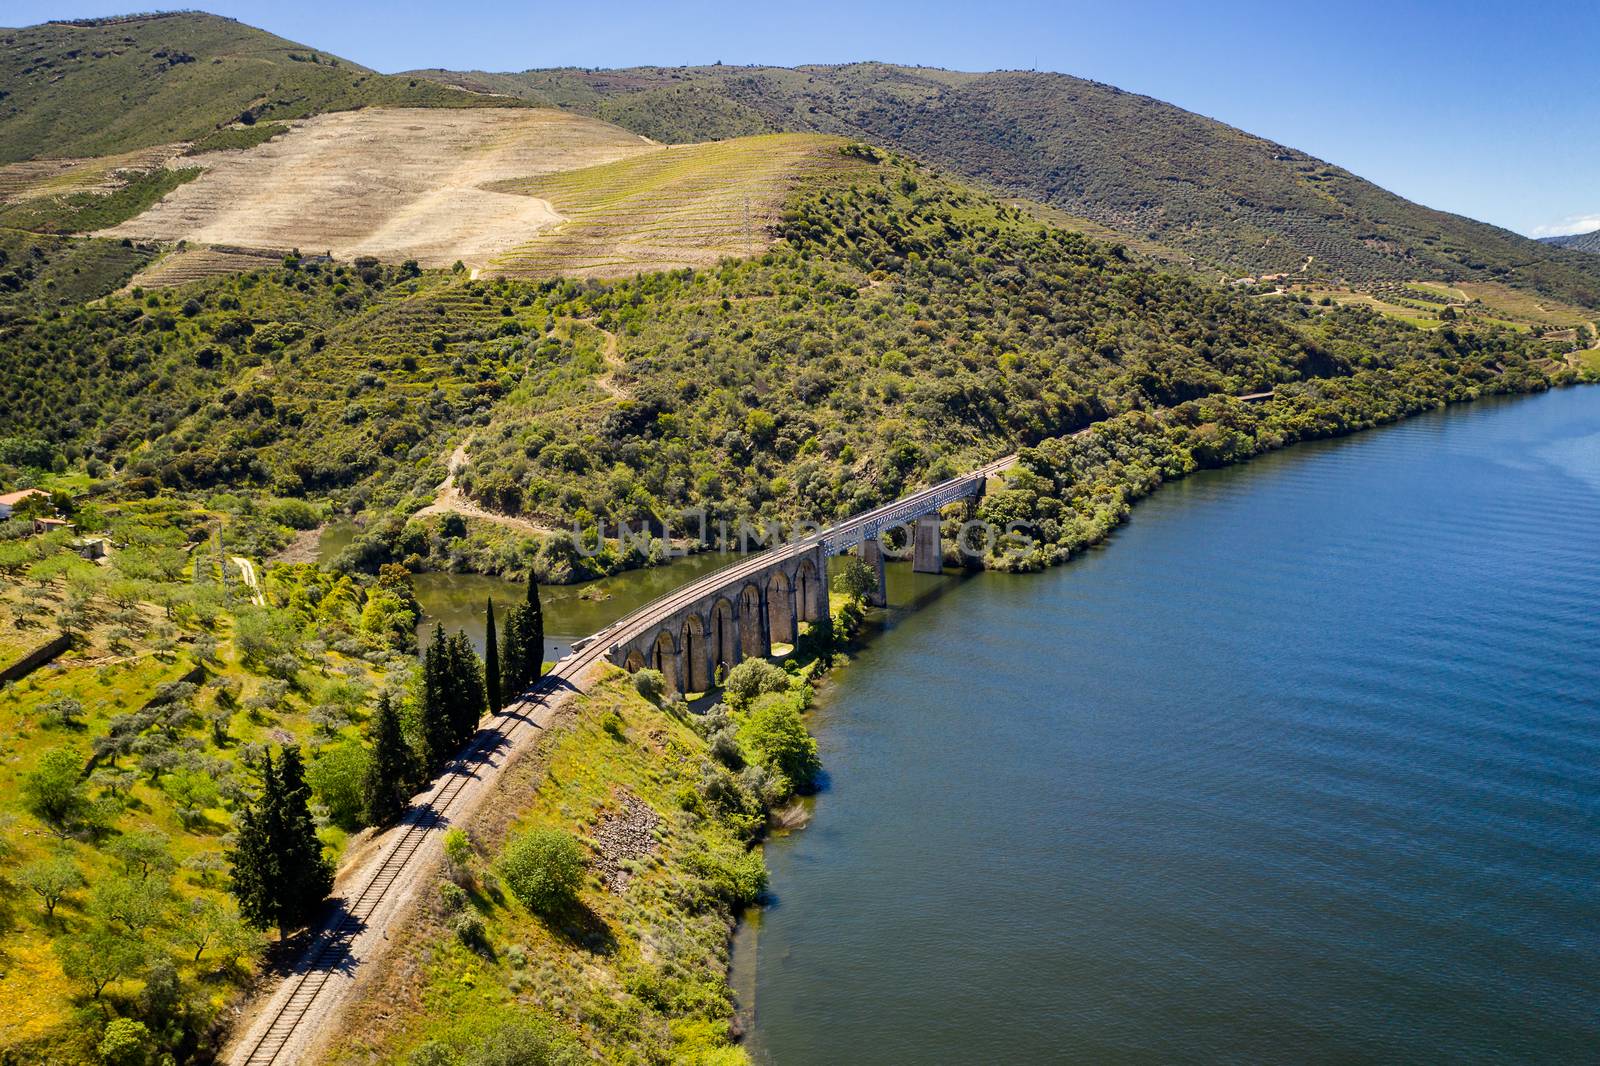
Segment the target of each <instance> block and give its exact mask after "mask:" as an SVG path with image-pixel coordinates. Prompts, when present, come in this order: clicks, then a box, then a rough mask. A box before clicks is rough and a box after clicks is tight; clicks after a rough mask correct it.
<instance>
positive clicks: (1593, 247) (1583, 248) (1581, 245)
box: [1539, 229, 1600, 255]
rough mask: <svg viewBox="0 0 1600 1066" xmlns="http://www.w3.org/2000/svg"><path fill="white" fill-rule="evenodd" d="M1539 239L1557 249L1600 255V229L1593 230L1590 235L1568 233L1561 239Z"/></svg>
mask: <svg viewBox="0 0 1600 1066" xmlns="http://www.w3.org/2000/svg"><path fill="white" fill-rule="evenodd" d="M1539 239H1540V240H1541V241H1543V242H1544V243H1545V244H1552V245H1555V246H1556V247H1557V248H1567V249H1570V250H1572V251H1575V252H1587V253H1589V254H1591V255H1600V229H1592V230H1590V231H1589V232H1588V233H1568V234H1566V235H1564V236H1561V237H1540V238H1539Z"/></svg>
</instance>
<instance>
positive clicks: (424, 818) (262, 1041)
mask: <svg viewBox="0 0 1600 1066" xmlns="http://www.w3.org/2000/svg"><path fill="white" fill-rule="evenodd" d="M1014 458H1015V457H1014V456H1007V457H1006V458H1004V459H1000V460H997V461H995V462H993V463H990V464H988V465H986V466H983V467H980V468H979V469H977V470H975V471H972V472H970V473H967V474H963V475H962V476H961V477H959V478H952V479H950V480H949V481H945V482H941V483H940V484H938V485H934V486H932V487H931V488H928V489H924V490H922V491H921V492H917V493H913V494H911V495H910V496H906V497H903V498H902V499H899V500H896V501H894V502H893V503H890V504H887V505H885V506H883V507H878V508H874V509H872V510H870V511H866V512H864V513H862V514H859V515H855V516H853V517H851V518H848V519H846V520H845V521H843V522H840V523H838V524H837V525H834V526H831V527H829V528H828V529H825V530H821V531H819V532H817V533H814V534H812V535H811V536H809V537H805V538H803V539H801V540H798V541H795V542H794V543H792V544H786V545H782V546H779V547H775V548H769V549H767V550H766V551H763V552H759V553H757V554H755V555H752V556H748V557H745V558H741V559H739V560H737V561H735V562H733V563H730V564H729V565H727V566H724V567H719V568H718V569H716V570H713V571H711V572H710V573H708V574H705V575H703V576H701V577H700V578H697V579H696V580H694V581H692V582H690V583H688V584H687V585H683V586H681V587H679V588H676V589H674V590H672V591H671V592H668V593H666V594H665V595H662V596H658V597H657V598H656V599H654V600H651V601H650V602H649V603H647V604H645V605H644V606H642V607H640V608H638V609H636V610H634V611H632V612H631V613H629V614H628V615H626V616H624V617H623V618H621V619H619V620H618V621H616V622H614V623H612V624H611V625H609V626H607V627H606V628H604V629H602V630H600V631H599V632H598V633H596V634H594V636H593V637H591V638H589V639H588V640H587V641H585V642H583V643H582V646H581V648H580V649H579V650H577V651H575V652H574V653H573V654H571V655H569V656H567V657H566V658H565V659H563V660H561V661H560V662H559V663H557V664H556V665H555V667H554V668H553V669H552V670H551V671H550V673H548V674H546V675H545V676H544V677H543V678H541V679H540V680H539V682H538V683H537V684H535V685H534V686H533V687H532V688H531V689H529V690H528V691H527V692H526V693H524V694H523V695H522V696H521V697H520V698H519V699H518V700H517V701H516V702H515V703H512V704H510V705H508V706H506V707H505V708H502V709H501V710H499V711H497V712H495V713H493V714H491V715H489V716H488V717H487V718H486V719H485V721H484V723H483V725H482V726H480V727H479V730H478V732H477V734H476V735H475V736H474V737H473V739H472V742H471V743H470V744H468V745H467V747H466V748H465V749H464V750H463V751H462V752H461V753H460V754H459V755H457V756H456V758H455V759H454V760H452V762H451V763H450V764H449V765H448V766H447V767H446V768H445V770H444V772H443V773H442V774H440V776H439V778H438V780H437V781H436V782H435V783H434V785H433V787H432V788H431V789H430V790H429V791H428V792H427V793H425V794H424V796H423V798H422V799H420V800H417V801H413V803H412V805H411V807H410V808H409V810H408V811H407V812H406V817H405V819H404V820H403V821H402V822H401V824H400V826H399V831H398V833H397V834H396V835H395V837H394V839H393V840H392V841H390V842H389V844H388V845H387V848H386V850H385V851H384V853H383V857H382V859H381V860H379V862H378V864H377V867H376V868H375V869H374V870H373V871H372V874H371V875H370V876H369V877H368V878H367V880H366V881H365V882H364V883H363V884H362V886H361V888H360V890H359V891H357V892H356V893H355V895H354V896H349V897H346V898H342V899H340V900H339V901H338V904H337V910H336V911H335V913H334V914H333V915H331V916H330V917H329V918H328V919H326V920H325V921H324V923H323V924H322V925H321V926H320V927H319V929H318V930H317V932H316V934H315V936H314V937H313V939H312V941H311V943H310V944H309V945H307V947H306V950H305V952H304V953H303V954H302V955H301V957H300V959H299V960H298V961H297V963H296V964H295V967H294V970H293V971H292V972H291V973H290V975H289V976H288V977H287V978H286V979H285V980H284V982H283V984H282V985H280V986H279V988H278V989H277V991H276V992H275V993H274V994H273V996H272V999H271V1000H270V1001H269V1002H268V1005H267V1009H266V1010H264V1011H263V1012H262V1014H261V1016H260V1017H258V1018H257V1019H256V1021H255V1022H254V1024H252V1025H251V1027H250V1029H249V1030H248V1031H247V1032H246V1034H245V1035H244V1038H243V1039H242V1040H241V1041H240V1043H239V1045H238V1047H237V1048H236V1050H235V1052H234V1055H233V1056H232V1058H231V1060H230V1061H232V1062H234V1063H235V1064H237V1066H279V1064H283V1063H290V1062H295V1061H298V1060H297V1059H296V1058H295V1057H294V1055H295V1051H296V1049H297V1047H298V1046H299V1045H300V1044H302V1043H303V1041H304V1038H305V1037H304V1034H302V1033H301V1026H302V1024H303V1023H305V1021H306V1020H307V1017H308V1016H310V1015H311V1014H313V1013H314V1012H315V1011H317V1010H318V1008H319V1001H320V1000H322V999H323V998H324V997H325V996H332V995H333V994H334V988H333V985H334V983H335V978H336V977H344V976H348V974H349V972H350V971H351V970H353V969H354V967H355V965H357V964H358V963H359V961H360V960H359V958H358V957H357V955H356V953H355V946H356V942H357V938H358V937H360V936H361V934H362V933H363V932H364V931H366V930H367V929H368V928H369V925H370V922H371V919H372V918H373V916H374V914H375V913H376V912H377V910H378V909H379V907H380V905H382V904H384V903H385V902H387V901H389V900H390V896H391V893H392V892H394V890H395V888H396V886H397V885H399V884H400V883H401V882H402V881H403V880H404V879H405V878H406V877H407V876H408V875H410V874H412V873H414V871H415V870H416V869H418V868H420V865H421V864H420V863H418V862H417V856H418V853H419V852H421V851H422V850H423V848H425V847H426V846H428V845H429V844H430V843H432V842H433V841H434V840H435V839H436V838H437V834H436V833H435V832H434V831H435V830H436V829H438V828H440V827H441V826H443V825H446V824H448V822H449V821H450V816H451V814H452V811H453V810H454V809H455V808H456V806H457V804H458V802H459V801H460V800H461V796H462V794H463V792H465V791H466V790H467V789H468V787H469V786H470V785H471V784H472V783H474V782H476V781H480V780H486V777H487V775H483V774H482V771H484V770H485V769H486V768H487V769H490V770H493V767H492V759H493V757H494V755H495V754H496V753H501V752H506V753H509V752H510V751H512V750H515V748H516V747H517V746H518V743H519V742H520V741H521V740H522V739H523V738H524V737H526V736H527V735H528V734H529V733H531V732H536V731H537V730H539V729H540V728H542V727H541V726H540V725H539V724H538V723H537V722H535V720H534V719H535V716H536V713H537V712H538V711H539V710H540V709H548V708H551V707H552V706H553V702H554V700H555V699H557V698H558V697H560V696H563V695H565V694H567V693H570V692H577V691H581V690H582V688H583V682H584V678H585V675H587V674H588V672H589V670H590V669H591V668H592V667H594V666H595V665H596V664H597V663H599V662H600V661H601V660H602V659H603V658H604V657H605V656H606V654H607V653H608V652H609V651H610V649H611V647H612V646H613V645H615V644H619V643H623V642H625V641H628V640H631V639H633V638H634V637H636V636H639V635H641V634H642V633H643V632H645V631H646V630H648V629H649V628H650V627H651V626H653V625H655V624H656V623H657V622H658V621H659V619H661V618H662V617H665V616H667V615H670V614H672V613H673V612H675V611H677V610H679V609H680V608H682V607H685V606H688V605H690V604H693V603H695V602H696V601H698V600H700V599H701V598H703V597H705V596H706V595H708V594H710V593H711V592H714V591H716V590H717V589H720V588H722V587H723V586H724V585H726V584H728V583H730V582H734V581H737V580H739V579H740V578H742V577H745V576H747V575H748V574H753V573H757V572H759V571H761V570H764V569H765V568H767V567H768V566H770V565H772V563H773V562H775V561H778V560H782V559H785V558H788V557H791V556H793V555H797V554H801V553H804V552H807V551H810V550H812V549H814V548H815V547H816V546H817V544H819V543H824V542H831V543H840V542H850V543H853V541H852V540H850V538H851V537H854V538H855V539H859V537H860V534H861V531H862V530H863V529H873V530H875V529H876V528H877V527H878V525H879V524H881V523H884V522H885V521H886V520H887V519H890V518H893V517H894V516H896V515H901V514H904V513H905V512H906V511H907V509H908V508H910V509H912V510H914V509H915V508H916V506H917V504H918V503H919V501H920V502H927V501H931V500H936V499H938V498H940V496H941V494H944V493H947V492H948V490H949V489H950V487H951V486H953V485H958V484H960V483H962V482H970V481H972V480H973V479H974V478H975V477H977V476H979V475H982V476H985V477H989V476H993V475H994V474H997V473H999V472H1000V471H1001V470H1003V469H1005V468H1006V467H1007V466H1009V465H1010V464H1011V463H1012V462H1013V461H1014ZM348 986H349V982H348V981H343V982H340V983H339V986H338V987H339V988H340V989H341V990H347V989H348Z"/></svg>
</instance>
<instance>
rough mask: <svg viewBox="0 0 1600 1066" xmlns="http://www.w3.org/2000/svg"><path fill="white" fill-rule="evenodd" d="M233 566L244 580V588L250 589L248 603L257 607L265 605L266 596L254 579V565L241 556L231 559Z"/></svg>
mask: <svg viewBox="0 0 1600 1066" xmlns="http://www.w3.org/2000/svg"><path fill="white" fill-rule="evenodd" d="M233 565H234V566H237V567H238V568H239V576H240V577H241V578H243V579H244V583H245V586H246V587H247V588H249V589H250V602H251V603H253V604H255V605H256V606H257V607H265V606H266V605H267V595H266V593H264V592H262V591H261V583H260V582H259V581H258V580H257V579H256V564H255V563H252V562H251V561H250V560H249V559H246V558H245V557H244V556H242V555H235V556H234V557H233Z"/></svg>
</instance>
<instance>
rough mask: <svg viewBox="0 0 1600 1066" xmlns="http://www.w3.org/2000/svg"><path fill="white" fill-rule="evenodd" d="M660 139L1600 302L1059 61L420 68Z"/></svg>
mask: <svg viewBox="0 0 1600 1066" xmlns="http://www.w3.org/2000/svg"><path fill="white" fill-rule="evenodd" d="M415 73H416V74H417V75H418V76H424V77H431V78H437V79H439V80H441V81H444V82H448V83H450V84H455V85H460V86H462V87H466V88H471V89H475V90H478V91H485V92H496V93H515V94H516V95H518V96H520V97H522V98H524V99H526V100H530V101H535V102H538V103H541V104H545V105H547V106H558V107H565V108H569V109H572V110H577V111H582V112H585V113H588V114H594V115H597V116H600V117H603V118H605V119H606V120H608V121H611V122H616V123H617V124H619V125H622V126H625V127H627V128H628V129H632V130H635V131H637V132H639V133H643V134H645V135H646V136H649V137H651V138H653V139H655V140H661V141H669V142H672V141H684V140H698V139H703V138H706V137H713V136H731V135H744V134H749V133H755V132H762V131H776V130H805V131H814V132H820V133H832V134H837V135H841V136H846V137H852V138H860V139H863V140H866V141H870V142H872V143H875V144H882V145H885V146H889V147H893V148H896V149H899V150H902V151H906V152H909V153H911V154H913V155H915V156H917V157H918V158H921V159H923V160H925V161H927V162H930V163H933V164H935V165H937V166H940V167H943V168H946V169H948V170H951V171H953V172H955V173H958V174H961V175H963V176H965V177H967V178H969V179H972V180H976V181H979V182H982V183H983V184H985V185H987V186H989V187H990V188H992V189H995V190H997V191H1000V192H1003V193H1006V194H1012V195H1019V196H1026V197H1030V198H1032V199H1036V200H1041V201H1043V202H1045V203H1047V204H1050V205H1051V206H1054V207H1057V208H1060V209H1061V210H1063V211H1066V212H1068V213H1070V214H1073V215H1078V216H1082V217H1084V218H1087V219H1089V220H1092V221H1094V222H1097V223H1100V224H1103V225H1105V226H1109V227H1112V228H1113V229H1115V230H1117V231H1118V232H1121V233H1124V234H1127V235H1129V236H1130V237H1138V238H1142V239H1145V240H1149V241H1154V242H1157V243H1159V244H1162V245H1165V246H1167V247H1170V248H1174V249H1178V250H1180V251H1182V252H1184V253H1186V254H1188V255H1190V256H1192V257H1193V258H1194V261H1195V262H1196V263H1197V264H1199V265H1202V266H1217V267H1221V268H1223V269H1224V270H1226V271H1228V272H1229V273H1232V274H1234V275H1240V274H1243V275H1251V276H1259V275H1262V274H1287V273H1291V272H1299V271H1301V269H1302V268H1303V267H1304V268H1306V273H1307V274H1308V275H1310V276H1312V277H1315V278H1318V279H1323V280H1331V281H1341V282H1345V283H1351V284H1357V285H1364V284H1370V283H1373V282H1378V281H1404V280H1412V279H1435V280H1442V281H1501V282H1505V283H1508V284H1512V285H1515V286H1518V287H1522V288H1525V289H1529V290H1533V291H1537V292H1540V293H1543V294H1545V295H1548V296H1551V297H1555V298H1559V299H1563V300H1566V301H1569V302H1575V303H1580V304H1584V305H1586V306H1591V307H1593V306H1600V263H1594V262H1590V261H1587V260H1585V259H1584V258H1583V257H1581V256H1578V255H1575V254H1574V253H1572V252H1569V251H1566V250H1564V249H1560V248H1552V247H1550V246H1548V245H1544V244H1540V243H1539V242H1537V241H1533V240H1530V239H1528V238H1525V237H1522V236H1519V235H1517V234H1514V233H1511V232H1509V231H1507V230H1503V229H1500V228H1498V227H1495V226H1490V225H1487V224H1485V223H1481V222H1476V221H1473V220H1472V219H1467V218H1463V217H1461V216H1458V215H1451V214H1448V213H1445V212H1441V211H1434V210H1431V209H1429V208H1426V207H1423V206H1421V205H1419V204H1414V203H1412V202H1410V201H1408V200H1405V199H1403V198H1401V197H1399V196H1395V195H1394V194H1392V193H1389V192H1387V191H1385V190H1383V189H1381V188H1379V187H1378V186H1376V185H1373V184H1372V183H1370V182H1367V181H1364V180H1362V179H1361V178H1359V177H1357V176H1356V175H1354V174H1351V173H1350V172H1348V171H1346V170H1343V169H1341V168H1340V167H1337V166H1334V165H1332V164H1330V163H1326V162H1324V161H1322V160H1319V159H1316V158H1314V157H1312V156H1309V155H1306V154H1305V153H1303V152H1299V151H1296V150H1295V149H1293V148H1288V147H1285V146H1283V145H1279V144H1275V143H1273V142H1270V141H1267V140H1264V139H1262V138H1259V137H1254V136H1251V135H1250V134H1248V133H1245V132H1243V131H1241V130H1237V129H1234V128H1233V127H1231V126H1227V125H1225V124H1223V123H1221V122H1217V121H1214V120H1212V119H1209V118H1205V117H1202V116H1200V115H1196V114H1193V113H1191V112H1188V111H1185V110H1183V109H1182V108H1179V107H1175V106H1173V105H1171V104H1167V103H1163V102H1162V101H1160V100H1155V99H1152V98H1150V97H1146V96H1139V95H1136V94H1133V93H1126V92H1123V91H1122V90H1120V89H1117V88H1115V87H1112V86H1109V85H1103V84H1100V83H1097V82H1091V81H1085V80H1082V79H1079V78H1073V77H1069V76H1066V75H1062V74H1049V73H1035V72H1026V71H999V72H993V73H986V74H966V73H958V72H953V71H944V70H937V69H933V68H925V67H915V68H912V67H899V66H891V65H887V64H881V63H859V64H852V65H847V66H817V67H800V68H795V69H784V68H772V67H721V66H717V67H695V68H659V67H646V68H636V69H630V70H618V71H600V72H585V71H577V70H544V71H528V72H525V73H522V74H485V73H481V72H468V73H452V72H441V71H418V72H415Z"/></svg>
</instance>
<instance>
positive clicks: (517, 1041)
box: [463, 1019, 585, 1066]
mask: <svg viewBox="0 0 1600 1066" xmlns="http://www.w3.org/2000/svg"><path fill="white" fill-rule="evenodd" d="M583 1061H585V1059H584V1058H583V1057H582V1056H580V1054H579V1053H578V1051H577V1049H575V1048H573V1047H571V1046H569V1045H568V1044H567V1043H565V1042H564V1041H563V1040H561V1039H560V1038H559V1037H557V1036H555V1035H554V1034H552V1033H551V1032H550V1031H549V1030H548V1029H546V1028H545V1027H544V1026H542V1025H537V1024H535V1023H534V1022H532V1021H528V1020H524V1019H517V1020H514V1021H511V1022H508V1023H506V1024H502V1025H498V1026H496V1027H495V1028H494V1029H493V1030H492V1031H491V1032H490V1033H489V1035H488V1037H487V1038H486V1039H485V1040H484V1042H483V1043H482V1044H480V1045H479V1046H478V1047H477V1048H475V1049H474V1050H472V1051H470V1052H468V1053H467V1055H466V1057H465V1059H464V1060H463V1066H576V1064H577V1063H579V1062H583Z"/></svg>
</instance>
